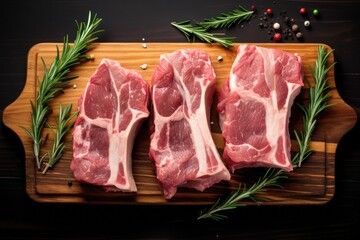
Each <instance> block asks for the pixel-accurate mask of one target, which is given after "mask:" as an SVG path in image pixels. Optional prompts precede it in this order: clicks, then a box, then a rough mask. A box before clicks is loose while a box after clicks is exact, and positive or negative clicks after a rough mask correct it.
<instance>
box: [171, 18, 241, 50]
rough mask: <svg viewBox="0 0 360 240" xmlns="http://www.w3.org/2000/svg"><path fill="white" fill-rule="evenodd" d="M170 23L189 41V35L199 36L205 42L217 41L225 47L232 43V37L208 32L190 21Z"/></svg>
mask: <svg viewBox="0 0 360 240" xmlns="http://www.w3.org/2000/svg"><path fill="white" fill-rule="evenodd" d="M171 25H173V26H174V27H176V28H177V29H178V30H180V31H181V32H182V33H183V34H184V35H185V37H186V39H187V40H188V41H189V42H191V39H190V37H191V36H193V40H192V41H194V40H195V39H194V37H197V38H199V39H200V40H201V41H204V42H207V43H213V42H217V43H220V44H221V45H223V46H224V47H226V48H229V47H231V46H232V44H233V39H234V37H217V36H219V35H224V34H222V33H209V32H207V31H206V29H205V28H203V27H201V26H193V25H192V24H191V22H190V21H183V22H179V23H176V22H172V23H171Z"/></svg>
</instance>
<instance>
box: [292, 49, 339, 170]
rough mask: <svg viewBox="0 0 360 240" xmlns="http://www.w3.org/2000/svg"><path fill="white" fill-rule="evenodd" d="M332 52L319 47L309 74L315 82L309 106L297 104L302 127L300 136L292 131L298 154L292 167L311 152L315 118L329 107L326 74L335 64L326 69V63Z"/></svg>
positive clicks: (310, 91) (299, 163)
mask: <svg viewBox="0 0 360 240" xmlns="http://www.w3.org/2000/svg"><path fill="white" fill-rule="evenodd" d="M333 51H334V50H331V51H329V52H326V51H325V48H324V46H320V47H319V51H318V58H317V61H316V62H315V69H312V68H311V73H312V75H313V77H314V80H315V86H314V87H311V88H310V89H309V94H310V97H309V105H308V106H302V105H300V104H299V107H300V108H301V110H302V111H303V113H304V119H303V122H304V125H303V130H302V132H301V133H300V134H298V133H297V132H296V131H294V133H295V137H296V140H297V143H298V145H299V152H298V153H297V154H296V155H295V157H294V158H295V159H294V161H293V165H298V166H299V167H301V163H302V161H303V160H304V159H306V158H307V157H308V156H309V155H311V153H312V152H313V150H312V149H309V145H310V141H311V135H312V133H313V131H314V129H315V125H316V117H317V116H318V115H319V113H320V112H322V111H323V110H324V109H325V108H327V107H329V106H330V105H329V104H328V103H327V102H328V100H329V99H330V94H329V92H327V90H328V89H329V88H330V86H329V85H327V78H326V74H327V73H328V72H329V70H330V69H331V68H332V67H333V66H334V65H335V62H334V63H333V64H331V65H330V66H329V67H326V63H327V60H328V58H329V55H330V54H331V53H332V52H333Z"/></svg>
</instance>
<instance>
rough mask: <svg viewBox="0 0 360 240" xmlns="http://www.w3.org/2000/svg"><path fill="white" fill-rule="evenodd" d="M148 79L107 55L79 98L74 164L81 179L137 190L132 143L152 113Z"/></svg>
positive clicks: (73, 169) (107, 187)
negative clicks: (149, 105)
mask: <svg viewBox="0 0 360 240" xmlns="http://www.w3.org/2000/svg"><path fill="white" fill-rule="evenodd" d="M149 98H150V93H149V86H148V84H147V82H146V81H145V80H144V79H143V78H142V76H140V74H138V73H137V72H136V71H134V70H128V69H125V68H123V67H122V66H120V64H119V63H118V62H116V61H113V60H110V59H103V60H102V61H101V63H100V65H99V66H98V68H97V70H96V72H95V73H94V74H93V75H92V76H91V77H90V79H89V82H88V84H87V86H86V89H85V92H84V93H83V94H82V96H81V97H80V99H79V103H78V106H79V110H80V113H79V116H78V118H77V121H76V123H75V126H74V133H73V160H72V162H71V166H70V168H71V170H72V172H73V174H74V176H75V178H76V179H77V180H79V181H81V182H85V183H90V184H95V185H100V186H103V187H104V189H105V190H106V191H128V192H135V191H137V187H136V184H135V181H134V178H133V174H132V159H131V154H132V148H133V142H134V139H135V137H136V134H137V132H138V130H139V128H140V126H141V123H142V121H143V120H144V119H146V118H147V117H148V116H149V111H148V101H149Z"/></svg>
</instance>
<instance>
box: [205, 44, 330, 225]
mask: <svg viewBox="0 0 360 240" xmlns="http://www.w3.org/2000/svg"><path fill="white" fill-rule="evenodd" d="M333 51H334V50H333V49H332V50H330V51H328V52H326V50H325V47H324V46H322V45H320V46H319V47H318V56H317V60H316V61H315V69H312V75H313V78H314V80H315V86H312V87H310V97H309V104H308V106H302V105H300V109H301V110H302V111H303V113H304V117H303V129H302V132H300V133H297V132H296V131H295V132H294V134H295V138H296V142H297V145H298V147H299V151H298V152H297V153H296V154H294V155H293V158H292V159H291V162H292V165H293V167H294V168H296V167H301V164H302V162H303V161H304V160H306V159H307V158H308V157H310V155H311V154H312V152H313V151H312V150H311V149H309V146H310V142H311V136H312V133H313V131H314V129H315V127H316V118H317V117H318V115H319V114H320V113H321V112H322V111H323V110H324V109H326V108H328V107H330V106H331V104H328V103H327V101H328V100H329V99H330V97H331V96H330V94H329V93H328V92H327V90H328V89H329V85H328V84H327V78H326V74H327V73H328V71H329V70H330V69H331V68H332V67H333V66H334V65H335V63H333V64H331V65H330V66H329V67H326V64H327V61H328V58H329V56H330V54H331V53H332V52H333ZM281 178H286V175H284V171H283V170H281V169H274V168H269V169H268V170H267V172H266V173H265V174H264V175H263V176H262V177H260V178H259V179H258V181H257V182H255V183H254V184H253V185H252V186H251V187H250V188H246V186H244V187H242V184H241V183H240V184H239V187H238V190H237V191H236V192H234V193H230V195H229V197H228V198H227V199H226V200H225V201H224V202H223V203H220V199H218V201H217V202H216V203H215V204H214V205H213V206H212V207H211V208H210V209H209V210H207V211H205V212H200V216H199V217H198V219H205V218H210V219H213V220H216V221H219V220H221V219H223V218H227V217H226V216H225V215H224V214H220V213H219V212H222V211H225V210H231V209H234V208H236V207H239V206H245V205H246V204H244V203H241V202H240V201H242V200H244V199H251V200H252V201H255V202H257V201H259V200H260V201H264V200H266V199H264V198H261V197H259V196H257V195H258V194H259V193H262V192H265V191H266V190H267V188H268V187H277V188H282V187H281V185H280V184H279V183H278V180H280V179H281Z"/></svg>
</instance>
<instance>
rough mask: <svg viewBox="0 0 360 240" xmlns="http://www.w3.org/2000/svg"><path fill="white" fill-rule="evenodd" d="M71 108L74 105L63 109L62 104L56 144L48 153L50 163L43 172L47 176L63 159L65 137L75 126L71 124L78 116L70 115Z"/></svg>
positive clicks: (55, 136) (55, 137)
mask: <svg viewBox="0 0 360 240" xmlns="http://www.w3.org/2000/svg"><path fill="white" fill-rule="evenodd" d="M71 108H72V104H70V105H68V106H66V107H65V108H63V107H62V104H60V107H59V118H58V126H57V128H56V134H55V135H54V143H53V147H52V149H51V151H49V152H48V153H47V155H48V157H49V161H48V162H47V163H46V167H45V169H44V171H43V172H42V173H43V174H45V173H46V172H47V170H48V169H49V168H51V167H52V166H53V165H54V164H55V163H57V161H59V160H60V159H61V156H62V154H63V152H64V150H65V144H64V137H65V135H66V134H67V133H68V132H70V130H71V128H72V127H73V125H74V122H72V123H70V121H71V119H72V118H74V117H75V116H76V115H77V112H75V113H73V114H70V111H71Z"/></svg>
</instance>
